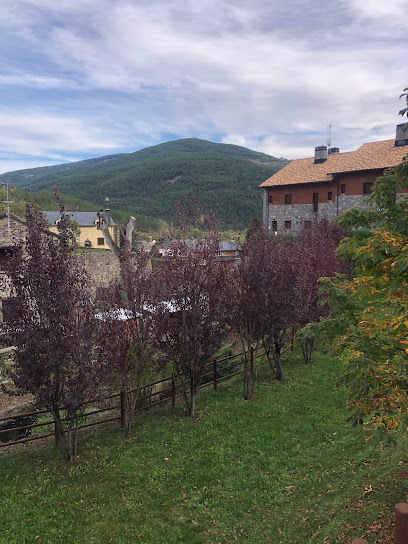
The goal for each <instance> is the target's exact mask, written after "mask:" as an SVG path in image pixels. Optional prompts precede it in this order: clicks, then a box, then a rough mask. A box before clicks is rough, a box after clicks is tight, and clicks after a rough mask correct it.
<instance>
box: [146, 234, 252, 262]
mask: <svg viewBox="0 0 408 544" xmlns="http://www.w3.org/2000/svg"><path fill="white" fill-rule="evenodd" d="M172 243H173V241H172V240H170V239H168V238H167V239H165V240H162V241H161V242H159V243H158V245H157V250H158V253H159V255H160V256H161V257H165V256H172V255H173V250H172ZM196 244H197V241H196V240H187V245H188V246H190V247H194V246H195V245H196ZM241 251H242V250H241V247H240V246H239V245H238V244H237V243H236V242H235V241H234V240H228V241H225V240H222V241H221V242H220V252H219V255H218V257H217V261H219V262H220V261H223V262H227V261H228V262H233V263H235V262H237V261H238V260H239V259H240V258H241Z"/></svg>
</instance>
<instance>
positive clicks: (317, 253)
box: [298, 218, 350, 363]
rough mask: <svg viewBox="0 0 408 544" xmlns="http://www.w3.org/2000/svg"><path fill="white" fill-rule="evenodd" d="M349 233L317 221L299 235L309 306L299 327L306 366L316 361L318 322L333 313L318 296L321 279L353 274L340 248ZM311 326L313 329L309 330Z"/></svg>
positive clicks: (303, 280) (304, 288)
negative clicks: (341, 242)
mask: <svg viewBox="0 0 408 544" xmlns="http://www.w3.org/2000/svg"><path fill="white" fill-rule="evenodd" d="M346 234H347V230H346V229H345V228H343V227H341V226H340V225H338V224H337V223H333V222H330V221H328V220H327V219H325V218H323V219H316V220H315V221H312V222H311V224H310V225H308V226H307V227H304V228H303V229H302V231H301V232H300V233H299V236H298V242H299V244H300V248H301V251H302V256H303V265H302V271H303V279H302V282H301V283H300V284H299V288H300V289H303V290H304V291H305V293H306V295H309V296H306V297H304V300H305V307H304V311H303V312H302V319H301V321H300V323H299V327H300V328H302V327H303V328H302V330H301V331H300V334H299V335H298V340H299V341H300V345H301V349H302V354H303V358H304V361H305V363H310V362H311V361H312V354H313V350H314V347H315V344H316V339H317V331H318V328H319V326H318V323H319V321H320V319H321V318H322V317H326V316H327V315H328V312H329V306H328V304H321V296H320V295H319V293H318V280H319V278H322V277H325V278H326V277H333V276H335V275H336V274H338V273H340V274H344V273H347V272H348V271H349V268H350V265H349V263H348V262H346V261H344V260H341V259H340V258H339V257H338V255H337V252H336V248H337V246H338V244H339V243H340V240H342V239H343V238H344V237H345V236H346ZM309 323H312V324H314V325H313V326H309V327H306V325H308V324H309Z"/></svg>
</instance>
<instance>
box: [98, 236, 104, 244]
mask: <svg viewBox="0 0 408 544" xmlns="http://www.w3.org/2000/svg"><path fill="white" fill-rule="evenodd" d="M104 245H105V238H98V246H104Z"/></svg>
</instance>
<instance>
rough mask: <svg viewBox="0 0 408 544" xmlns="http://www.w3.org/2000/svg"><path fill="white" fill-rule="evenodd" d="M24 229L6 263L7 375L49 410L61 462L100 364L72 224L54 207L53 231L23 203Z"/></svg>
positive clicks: (99, 385) (95, 389)
mask: <svg viewBox="0 0 408 544" xmlns="http://www.w3.org/2000/svg"><path fill="white" fill-rule="evenodd" d="M26 220H27V233H26V239H25V241H24V243H23V244H22V246H21V247H17V248H15V250H14V252H13V256H12V257H11V259H10V264H9V265H8V267H7V277H8V285H9V288H10V292H11V296H12V298H11V300H10V309H11V312H10V314H11V315H13V319H12V320H11V322H10V323H9V335H10V339H11V341H12V343H13V345H14V346H16V351H15V353H14V366H13V370H12V376H11V377H12V380H13V383H14V385H15V387H16V388H17V391H18V392H19V393H21V394H23V393H30V394H32V395H33V396H34V398H35V401H36V404H37V406H39V407H45V408H47V409H49V410H50V411H51V413H52V414H53V417H54V420H55V430H56V434H57V438H58V441H59V445H60V447H61V450H62V452H63V456H64V458H65V459H66V460H71V459H72V458H73V457H75V456H76V444H77V426H78V418H79V417H80V416H81V414H82V413H83V411H84V405H83V402H84V401H85V400H88V399H90V398H98V397H99V398H102V396H103V382H104V377H105V367H104V365H103V363H102V361H101V358H100V357H99V353H98V347H99V344H98V342H96V339H97V323H96V320H95V316H94V306H93V304H92V301H91V292H90V288H89V283H88V277H87V274H86V271H85V270H84V268H83V266H82V265H81V264H80V262H79V261H78V259H77V258H76V255H75V226H74V224H73V223H72V222H71V221H70V220H69V217H68V216H67V215H65V214H64V213H63V209H62V213H61V220H60V221H59V223H58V229H59V236H55V235H54V236H53V235H51V234H50V233H49V231H47V226H46V224H45V221H44V220H43V218H42V215H41V213H40V212H37V211H34V210H33V208H32V207H30V206H27V212H26Z"/></svg>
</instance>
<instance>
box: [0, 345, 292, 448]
mask: <svg viewBox="0 0 408 544" xmlns="http://www.w3.org/2000/svg"><path fill="white" fill-rule="evenodd" d="M288 349H293V342H292V343H291V344H289V345H288V346H287V347H286V348H285V349H284V350H282V353H284V352H285V351H287V350H288ZM245 356H248V354H247V353H246V352H240V353H237V354H236V355H229V356H228V357H223V358H221V359H214V360H212V361H210V362H209V363H207V365H206V368H211V370H210V371H209V372H207V373H206V374H204V375H203V377H202V379H203V380H205V378H208V377H212V380H209V381H204V383H201V385H200V387H199V388H200V389H203V388H204V387H208V386H209V385H213V388H214V390H216V389H217V386H218V384H219V383H220V382H222V381H225V380H230V379H231V378H233V377H235V376H238V375H240V374H243V373H244V372H245V368H241V369H239V370H237V371H235V372H230V373H227V374H226V375H221V374H222V373H224V372H225V371H229V370H233V369H234V368H236V367H237V366H239V365H242V366H243V365H244V357H245ZM253 357H254V351H253V349H252V348H251V351H250V354H249V359H250V363H251V368H252V367H253V365H254V360H253ZM260 357H261V360H260V361H259V362H258V363H257V366H261V365H263V364H264V363H266V362H267V359H266V358H265V352H264V351H263V352H262V351H261V355H260ZM262 357H263V358H262ZM233 359H238V360H237V361H235V362H232V363H231V364H229V365H227V366H222V364H223V363H225V362H227V361H232V360H233ZM176 379H177V376H175V375H174V374H172V375H171V376H167V377H165V378H161V379H160V380H156V381H154V382H151V383H148V384H145V385H143V386H142V387H141V388H140V389H141V390H146V389H148V388H157V386H159V385H161V384H165V383H166V382H168V383H169V385H168V386H167V387H165V388H160V389H157V390H156V391H152V392H150V393H148V394H146V395H143V396H142V397H140V398H138V399H137V402H138V403H140V402H143V401H148V400H149V399H152V398H154V397H155V396H158V395H163V394H166V393H169V394H168V395H166V396H165V397H164V398H160V399H159V400H157V401H154V402H149V403H148V404H146V405H145V406H141V407H139V408H137V409H136V410H135V413H139V412H143V411H145V410H148V409H150V408H153V407H154V406H158V405H160V404H163V403H165V402H171V404H172V406H175V404H176V399H177V398H178V397H180V394H179V393H177V390H176ZM134 391H136V389H130V390H128V391H122V392H119V393H113V394H111V395H108V396H107V397H105V400H111V399H116V398H117V399H120V403H119V404H115V405H114V406H108V407H102V408H98V409H95V410H91V411H89V412H84V413H83V414H81V416H80V417H81V419H82V418H88V417H90V416H93V415H95V414H102V413H105V412H109V411H112V410H118V411H119V415H117V416H114V417H109V418H105V419H97V420H96V421H92V422H89V423H82V424H80V425H78V427H77V428H78V429H85V428H87V427H93V426H95V425H102V424H104V423H110V422H112V421H120V422H121V425H123V423H124V413H125V398H126V395H127V394H129V393H132V392H134ZM97 401H98V400H97V399H92V400H88V401H84V402H83V403H82V405H85V406H87V405H90V406H91V405H93V404H95V403H96V402H97ZM50 413H51V412H50V411H49V410H38V411H31V412H26V413H20V414H13V415H12V416H11V415H10V416H5V417H1V418H0V423H1V422H5V421H10V422H12V421H13V420H14V421H15V422H18V421H24V420H26V419H29V418H32V419H35V422H31V423H28V424H27V425H21V424H18V423H17V426H15V427H13V426H11V427H9V428H7V429H1V430H0V448H5V447H11V446H14V445H16V444H24V443H26V442H32V441H34V440H40V439H43V438H48V437H50V436H54V437H55V440H56V441H57V435H56V425H55V421H54V419H50V420H47V421H40V422H37V418H38V417H39V416H42V415H44V414H50ZM67 419H68V418H62V421H67ZM51 425H52V426H53V431H52V432H51V431H49V432H48V433H44V434H38V435H35V436H28V437H24V438H17V439H16V440H9V441H7V442H2V441H1V438H2V436H4V435H7V433H9V434H10V433H19V432H20V433H24V432H30V431H31V430H32V429H37V428H39V427H46V426H48V429H49V427H50V426H51Z"/></svg>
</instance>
